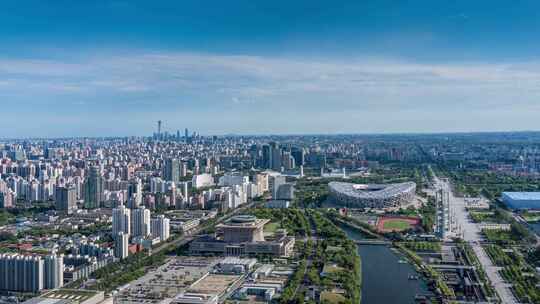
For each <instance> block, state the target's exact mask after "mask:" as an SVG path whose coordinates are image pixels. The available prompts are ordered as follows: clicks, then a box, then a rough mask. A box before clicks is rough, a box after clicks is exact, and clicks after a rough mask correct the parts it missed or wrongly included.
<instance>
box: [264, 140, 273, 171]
mask: <svg viewBox="0 0 540 304" xmlns="http://www.w3.org/2000/svg"><path fill="white" fill-rule="evenodd" d="M262 154H263V156H262V166H263V167H264V168H266V169H271V168H272V148H271V147H270V145H264V146H263V147H262Z"/></svg>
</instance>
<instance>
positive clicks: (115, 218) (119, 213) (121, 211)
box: [112, 206, 131, 237]
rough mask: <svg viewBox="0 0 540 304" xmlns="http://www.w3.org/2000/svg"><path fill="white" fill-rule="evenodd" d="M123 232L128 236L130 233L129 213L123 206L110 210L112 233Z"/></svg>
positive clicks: (114, 234)
mask: <svg viewBox="0 0 540 304" xmlns="http://www.w3.org/2000/svg"><path fill="white" fill-rule="evenodd" d="M119 232H123V233H124V234H126V235H127V236H128V237H129V235H130V233H131V214H130V212H129V209H127V208H126V207H125V206H120V207H118V208H114V209H113V212H112V233H113V236H116V235H118V233H119Z"/></svg>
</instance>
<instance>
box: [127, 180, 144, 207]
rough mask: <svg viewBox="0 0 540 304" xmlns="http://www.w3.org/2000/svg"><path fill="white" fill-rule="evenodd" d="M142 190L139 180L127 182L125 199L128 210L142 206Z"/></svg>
mask: <svg viewBox="0 0 540 304" xmlns="http://www.w3.org/2000/svg"><path fill="white" fill-rule="evenodd" d="M142 188H143V186H142V182H141V180H140V179H139V178H137V179H135V180H132V181H130V182H129V184H128V188H127V199H128V207H129V208H131V209H135V208H137V207H139V206H140V205H141V204H142Z"/></svg>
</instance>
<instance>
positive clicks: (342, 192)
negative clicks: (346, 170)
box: [328, 182, 416, 209]
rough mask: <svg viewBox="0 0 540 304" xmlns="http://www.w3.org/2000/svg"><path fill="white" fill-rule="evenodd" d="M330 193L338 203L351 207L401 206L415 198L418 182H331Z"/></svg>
mask: <svg viewBox="0 0 540 304" xmlns="http://www.w3.org/2000/svg"><path fill="white" fill-rule="evenodd" d="M328 187H329V188H330V194H331V196H332V197H333V198H334V199H335V201H336V203H337V204H339V205H342V206H345V207H349V208H376V209H386V208H399V207H402V206H403V205H406V204H408V203H410V202H412V201H413V200H414V198H415V192H416V183H413V182H406V183H398V184H369V185H366V184H352V183H343V182H330V183H329V184H328Z"/></svg>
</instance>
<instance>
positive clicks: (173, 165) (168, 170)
mask: <svg viewBox="0 0 540 304" xmlns="http://www.w3.org/2000/svg"><path fill="white" fill-rule="evenodd" d="M163 179H165V180H166V181H171V182H175V183H177V182H179V181H180V162H179V161H178V159H176V158H168V159H166V160H165V164H164V165H163Z"/></svg>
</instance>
